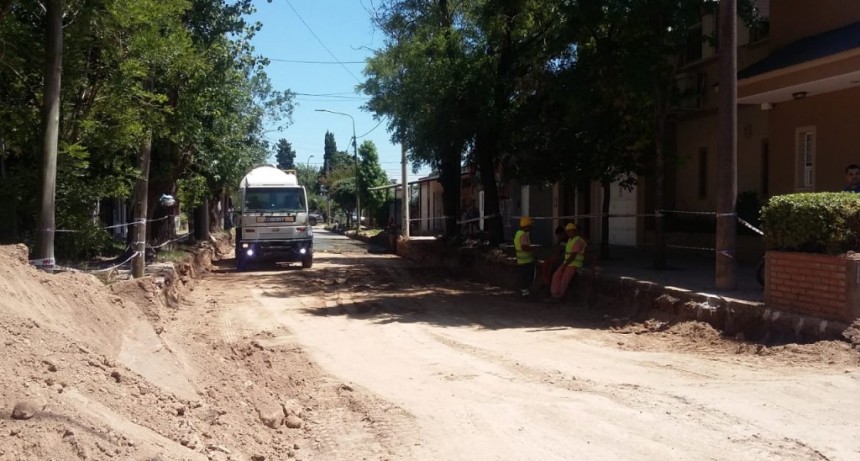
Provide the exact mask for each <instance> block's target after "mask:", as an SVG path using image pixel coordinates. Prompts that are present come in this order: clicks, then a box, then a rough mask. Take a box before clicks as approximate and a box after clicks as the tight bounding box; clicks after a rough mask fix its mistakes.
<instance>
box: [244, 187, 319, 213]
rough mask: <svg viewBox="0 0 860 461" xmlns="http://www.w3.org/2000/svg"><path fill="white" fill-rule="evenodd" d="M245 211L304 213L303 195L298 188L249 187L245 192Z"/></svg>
mask: <svg viewBox="0 0 860 461" xmlns="http://www.w3.org/2000/svg"><path fill="white" fill-rule="evenodd" d="M245 209H246V210H247V211H258V212H296V211H306V206H305V194H304V192H303V190H302V189H301V188H300V187H292V188H253V187H249V188H247V189H246V190H245Z"/></svg>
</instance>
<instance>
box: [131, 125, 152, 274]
mask: <svg viewBox="0 0 860 461" xmlns="http://www.w3.org/2000/svg"><path fill="white" fill-rule="evenodd" d="M151 158H152V131H147V133H146V136H145V138H144V139H143V143H142V144H141V146H140V151H139V152H138V163H137V164H138V168H140V176H139V177H138V178H137V184H136V185H135V187H134V236H133V237H132V240H131V242H132V248H133V249H134V251H135V252H137V254H136V255H135V256H134V258H133V259H132V260H131V275H132V277H134V278H140V277H143V274H144V271H145V269H146V227H147V226H146V224H147V223H146V218H147V212H148V211H149V207H148V206H147V200H148V194H149V164H150V160H151Z"/></svg>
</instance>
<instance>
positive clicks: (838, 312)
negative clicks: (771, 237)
mask: <svg viewBox="0 0 860 461" xmlns="http://www.w3.org/2000/svg"><path fill="white" fill-rule="evenodd" d="M858 266H860V260H858V259H857V258H854V257H843V256H830V255H819V254H811V253H795V252H784V251H768V252H767V264H766V271H767V273H766V275H765V278H766V282H767V283H766V285H765V304H766V305H767V306H768V307H773V308H777V309H783V310H787V311H790V312H794V313H798V314H803V315H809V316H813V317H819V318H823V319H830V320H839V321H847V322H851V321H853V320H854V319H856V318H860V286H858V284H857V280H858V279H857V276H858Z"/></svg>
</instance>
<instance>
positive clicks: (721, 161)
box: [715, 0, 738, 290]
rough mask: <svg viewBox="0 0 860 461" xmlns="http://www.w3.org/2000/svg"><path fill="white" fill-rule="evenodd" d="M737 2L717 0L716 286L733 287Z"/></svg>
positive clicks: (722, 288)
mask: <svg viewBox="0 0 860 461" xmlns="http://www.w3.org/2000/svg"><path fill="white" fill-rule="evenodd" d="M737 12H738V10H737V0H720V83H719V109H718V113H719V120H720V122H719V140H718V142H717V234H716V243H717V244H716V247H717V249H716V251H717V254H716V271H715V274H716V287H717V289H718V290H734V289H736V288H737V273H736V272H737V260H736V259H735V247H736V240H737V214H736V210H735V197H737V195H738V176H737V168H738V155H737V145H738V106H737V91H738V90H737V75H738V59H737V50H738V48H737V44H738V33H737Z"/></svg>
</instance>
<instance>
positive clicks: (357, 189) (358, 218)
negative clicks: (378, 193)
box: [314, 109, 361, 232]
mask: <svg viewBox="0 0 860 461" xmlns="http://www.w3.org/2000/svg"><path fill="white" fill-rule="evenodd" d="M314 110H315V111H317V112H328V113H330V114H336V115H345V116H347V117H349V119H350V120H352V152H353V154H354V156H355V218H356V222H355V226H356V230H357V232H361V199H360V198H359V195H361V193H360V190H361V188H360V187H359V182H358V140H357V139H356V138H355V119H354V118H352V115H349V114H345V113H343V112H335V111H333V110H328V109H314Z"/></svg>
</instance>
